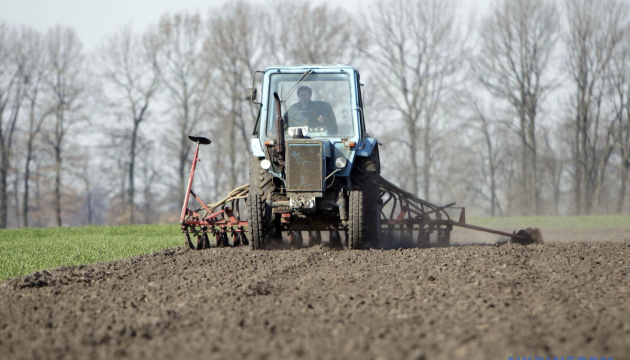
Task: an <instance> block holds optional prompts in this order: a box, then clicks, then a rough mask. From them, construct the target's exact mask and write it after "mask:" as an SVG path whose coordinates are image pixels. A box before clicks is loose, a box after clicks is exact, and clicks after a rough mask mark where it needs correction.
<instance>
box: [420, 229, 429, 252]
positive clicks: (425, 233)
mask: <svg viewBox="0 0 630 360" xmlns="http://www.w3.org/2000/svg"><path fill="white" fill-rule="evenodd" d="M430 235H431V233H430V232H429V230H427V229H420V230H418V247H419V248H423V249H428V248H429V247H430V246H431V239H430Z"/></svg>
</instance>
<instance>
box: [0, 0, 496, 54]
mask: <svg viewBox="0 0 630 360" xmlns="http://www.w3.org/2000/svg"><path fill="white" fill-rule="evenodd" d="M225 1H226V0H151V1H149V0H0V19H2V20H4V21H6V22H8V23H10V24H24V25H28V26H31V27H34V28H36V29H38V30H40V31H46V30H47V29H49V28H51V27H52V26H55V25H63V26H70V27H73V28H74V29H75V30H76V31H77V33H78V35H79V37H80V38H81V41H83V45H84V46H85V49H86V50H88V51H89V50H93V49H94V48H95V47H96V46H97V45H98V44H99V43H100V41H101V39H102V38H103V36H104V35H107V34H112V33H114V32H115V31H116V29H117V28H118V27H119V26H121V25H124V24H130V23H131V24H133V29H134V30H135V31H143V30H144V29H146V28H147V26H149V25H150V24H153V23H156V22H157V21H158V20H159V18H160V16H162V15H163V14H165V13H169V12H170V13H174V12H178V11H182V10H186V11H195V10H198V11H199V12H200V13H201V14H202V15H203V16H205V15H206V11H207V10H208V9H210V8H214V7H219V6H221V5H222V4H224V3H225ZM228 1H229V0H228ZM372 1H379V0H363V1H361V0H311V2H312V3H314V4H321V3H328V4H330V5H336V4H340V5H342V6H343V7H345V8H346V9H348V11H350V12H351V13H359V12H361V11H362V10H363V9H364V8H365V7H366V6H365V4H366V3H371V2H372ZM488 1H489V0H460V3H461V5H462V6H463V7H464V8H472V7H476V5H477V4H484V3H487V2H488ZM248 2H249V3H257V4H264V3H266V2H267V0H248ZM361 4H363V6H362V5H361Z"/></svg>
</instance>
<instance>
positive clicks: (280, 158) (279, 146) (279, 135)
mask: <svg viewBox="0 0 630 360" xmlns="http://www.w3.org/2000/svg"><path fill="white" fill-rule="evenodd" d="M273 97H274V99H276V113H277V116H276V147H275V153H276V159H275V160H276V163H278V164H279V165H281V166H284V164H285V162H284V153H285V149H286V147H285V145H284V121H283V120H282V109H281V104H280V97H279V96H278V93H276V92H274V93H273Z"/></svg>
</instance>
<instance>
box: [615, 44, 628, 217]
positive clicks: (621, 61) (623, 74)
mask: <svg viewBox="0 0 630 360" xmlns="http://www.w3.org/2000/svg"><path fill="white" fill-rule="evenodd" d="M610 79H611V86H612V91H613V96H614V100H613V106H614V124H613V137H614V141H615V146H616V147H617V149H618V151H619V156H620V159H619V172H620V176H621V182H620V184H619V194H618V196H617V204H616V210H617V212H618V213H621V212H622V211H623V207H624V202H625V198H626V189H627V187H628V173H629V172H630V34H628V33H626V35H625V36H624V39H623V42H622V44H621V45H620V46H619V47H618V49H616V51H615V55H614V56H613V58H612V65H611V74H610Z"/></svg>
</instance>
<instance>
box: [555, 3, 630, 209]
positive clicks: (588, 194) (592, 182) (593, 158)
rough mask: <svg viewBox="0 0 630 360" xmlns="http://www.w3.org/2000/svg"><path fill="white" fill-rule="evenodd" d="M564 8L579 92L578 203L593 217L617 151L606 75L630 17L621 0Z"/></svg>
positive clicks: (575, 109)
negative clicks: (611, 159)
mask: <svg viewBox="0 0 630 360" xmlns="http://www.w3.org/2000/svg"><path fill="white" fill-rule="evenodd" d="M565 7H566V16H567V20H568V23H569V29H568V34H567V37H566V46H567V49H568V54H567V65H568V66H567V69H568V72H569V74H570V76H571V81H572V83H573V84H572V85H573V87H574V91H575V93H574V96H573V99H572V104H571V106H572V109H571V110H570V118H571V119H573V120H572V122H573V131H574V139H573V149H572V162H573V167H574V173H573V181H574V201H575V207H576V212H577V213H578V214H582V213H585V214H590V213H591V212H593V211H595V210H598V208H599V201H600V197H601V193H602V187H603V184H604V179H605V175H606V170H607V167H608V163H609V160H610V156H611V154H612V152H613V149H614V139H613V133H614V121H613V119H614V117H615V116H614V111H611V110H610V107H611V105H610V97H609V96H608V94H609V89H610V85H609V81H608V79H607V75H608V74H609V73H610V68H611V60H612V57H613V54H615V50H616V49H618V48H619V46H620V44H621V42H622V40H623V38H624V36H627V35H626V34H627V28H628V19H630V16H629V12H628V4H627V3H626V2H623V1H618V0H606V1H595V0H566V1H565ZM611 113H613V114H612V115H611Z"/></svg>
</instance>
